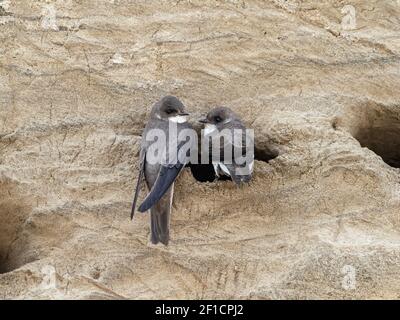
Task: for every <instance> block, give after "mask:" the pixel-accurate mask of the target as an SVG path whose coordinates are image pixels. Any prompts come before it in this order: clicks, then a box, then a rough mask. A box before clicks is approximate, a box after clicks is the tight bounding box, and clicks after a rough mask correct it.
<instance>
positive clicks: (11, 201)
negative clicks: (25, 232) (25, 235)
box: [0, 182, 27, 274]
mask: <svg viewBox="0 0 400 320" xmlns="http://www.w3.org/2000/svg"><path fill="white" fill-rule="evenodd" d="M0 192H1V194H2V199H0V274H3V273H7V272H10V271H13V270H15V269H17V268H19V267H20V266H22V265H23V264H25V263H24V262H23V261H24V256H25V255H24V252H25V250H24V248H23V247H22V245H21V243H20V242H19V235H20V232H21V228H22V225H23V223H24V217H25V215H26V212H27V207H26V206H24V205H23V204H22V203H23V202H22V200H20V199H16V198H15V197H14V196H13V194H15V190H13V188H12V186H10V185H8V184H6V185H5V184H4V183H1V182H0Z"/></svg>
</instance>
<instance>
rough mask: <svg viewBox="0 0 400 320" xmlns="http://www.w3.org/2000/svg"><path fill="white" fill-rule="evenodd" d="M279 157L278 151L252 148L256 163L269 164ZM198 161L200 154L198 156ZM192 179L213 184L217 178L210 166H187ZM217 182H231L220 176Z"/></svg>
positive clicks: (227, 178)
mask: <svg viewBox="0 0 400 320" xmlns="http://www.w3.org/2000/svg"><path fill="white" fill-rule="evenodd" d="M278 155H279V152H278V151H275V150H272V149H270V148H268V147H259V146H256V147H255V148H254V159H255V160H258V161H264V162H269V161H271V160H272V159H275V158H276V157H277V156H278ZM199 159H200V154H199ZM189 167H190V170H191V172H192V175H193V177H194V178H195V179H196V180H197V181H199V182H213V181H215V179H216V178H217V177H216V175H215V171H214V167H213V165H212V164H200V161H199V164H189ZM218 180H231V178H229V177H227V176H221V177H220V178H219V179H218Z"/></svg>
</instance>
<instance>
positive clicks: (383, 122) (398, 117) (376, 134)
mask: <svg viewBox="0 0 400 320" xmlns="http://www.w3.org/2000/svg"><path fill="white" fill-rule="evenodd" d="M352 111H353V112H352V115H351V116H350V117H349V118H350V119H348V121H351V120H352V119H351V118H353V121H354V124H355V125H354V124H353V125H349V129H350V131H351V134H352V135H353V137H354V138H356V139H357V140H358V141H359V142H360V144H361V146H362V147H366V148H368V149H370V150H372V151H374V152H375V153H376V154H377V155H379V156H380V157H381V158H382V159H383V161H384V162H386V163H387V164H388V165H390V166H392V167H394V168H400V106H384V105H380V104H376V103H368V104H366V105H364V106H362V107H359V108H358V110H352ZM355 117H357V118H355Z"/></svg>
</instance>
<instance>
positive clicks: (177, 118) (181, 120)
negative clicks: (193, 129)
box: [168, 116, 188, 123]
mask: <svg viewBox="0 0 400 320" xmlns="http://www.w3.org/2000/svg"><path fill="white" fill-rule="evenodd" d="M187 118H188V117H187V116H175V117H170V118H168V119H169V121H171V122H175V123H185V122H187Z"/></svg>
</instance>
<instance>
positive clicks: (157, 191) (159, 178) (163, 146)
mask: <svg viewBox="0 0 400 320" xmlns="http://www.w3.org/2000/svg"><path fill="white" fill-rule="evenodd" d="M188 116H189V114H188V113H187V112H186V111H185V106H184V105H183V103H182V102H181V101H180V100H179V99H178V98H176V97H174V96H165V97H163V98H162V99H161V100H159V101H157V102H156V103H155V104H154V105H153V107H152V110H151V113H150V119H149V121H148V122H147V124H146V126H145V128H144V131H143V135H142V140H141V146H140V152H139V174H138V179H137V184H136V190H135V195H134V200H133V204H132V211H131V219H133V216H134V213H135V210H136V203H137V200H138V196H139V191H140V189H141V185H142V182H143V180H145V182H146V185H147V188H148V189H149V193H148V194H147V196H146V198H145V199H144V200H143V202H142V204H141V205H140V206H139V208H138V211H139V212H145V211H147V210H149V209H150V220H151V223H150V229H151V242H152V243H153V244H158V243H159V242H161V243H162V244H164V245H166V246H167V245H168V242H169V224H170V215H171V207H172V199H173V194H174V182H175V180H176V178H177V177H178V175H179V174H180V172H181V171H182V170H183V168H184V167H185V165H186V164H187V159H183V160H182V159H180V157H178V156H177V155H176V154H177V153H179V150H180V149H182V148H183V145H184V142H177V143H176V144H175V145H174V144H173V143H169V141H170V140H169V138H170V137H172V138H175V139H176V137H173V136H174V135H177V136H179V134H180V133H181V132H182V130H184V129H189V130H192V126H191V125H190V124H189V123H188V122H187V120H188ZM174 126H175V127H174ZM173 128H175V130H176V132H172V129H173ZM170 131H171V132H170ZM192 131H193V130H192ZM193 132H194V131H193ZM160 134H161V136H162V135H164V138H165V139H167V140H166V141H164V142H162V141H159V140H160V137H159V135H160ZM152 135H157V142H158V143H159V144H158V147H159V148H158V149H159V150H158V152H154V149H157V148H155V147H154V146H155V145H156V143H155V142H154V141H153V142H152V141H149V140H151V139H148V138H149V137H151V136H152ZM196 138H197V136H196ZM161 140H162V139H161ZM167 141H168V143H167ZM188 143H190V144H194V143H195V144H197V141H196V142H194V141H190V139H189V142H188ZM189 147H190V146H189ZM174 152H175V155H174Z"/></svg>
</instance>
